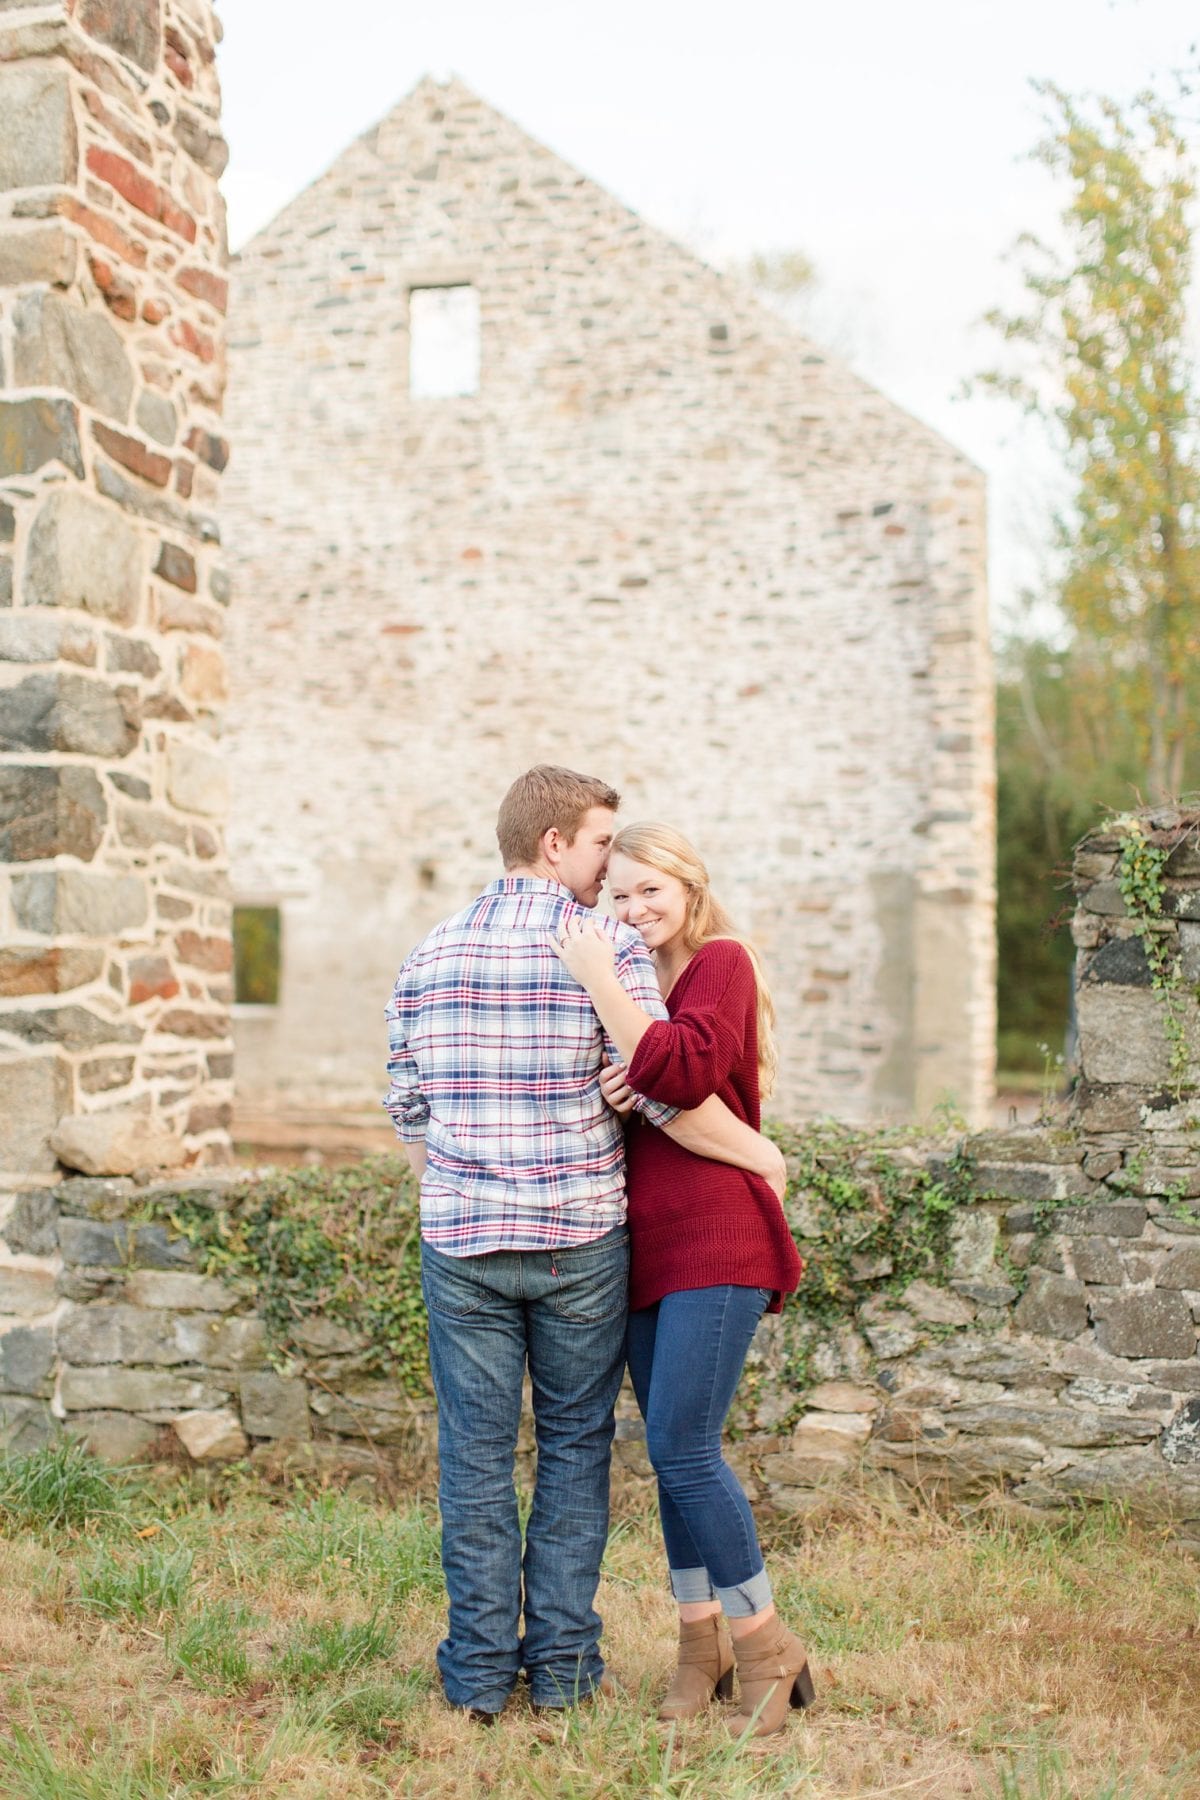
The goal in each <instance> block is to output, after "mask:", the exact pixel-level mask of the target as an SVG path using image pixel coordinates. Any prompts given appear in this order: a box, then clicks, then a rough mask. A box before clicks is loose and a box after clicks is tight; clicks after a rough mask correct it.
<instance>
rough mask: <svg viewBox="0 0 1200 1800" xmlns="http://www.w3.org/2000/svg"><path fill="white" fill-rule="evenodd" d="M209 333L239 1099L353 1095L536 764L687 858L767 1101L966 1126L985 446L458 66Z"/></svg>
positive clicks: (317, 1107) (975, 943)
mask: <svg viewBox="0 0 1200 1800" xmlns="http://www.w3.org/2000/svg"><path fill="white" fill-rule="evenodd" d="M229 329H230V339H229V356H230V392H229V403H228V409H227V428H228V436H229V438H230V440H231V442H232V443H233V445H234V456H233V460H232V462H231V466H230V470H229V473H228V476H227V478H226V482H225V488H224V498H223V519H224V523H225V529H226V537H227V541H228V545H229V550H230V556H231V560H232V561H233V563H234V564H235V565H236V587H237V595H238V599H237V605H236V607H235V608H234V610H233V612H232V614H231V616H230V620H229V627H230V631H229V639H228V642H229V647H230V672H231V699H230V706H229V712H228V724H227V738H226V742H227V748H228V754H229V763H230V769H231V775H232V781H233V802H232V814H231V826H230V830H231V837H230V851H231V863H232V871H233V885H234V898H235V903H237V904H239V905H243V906H245V907H246V909H247V917H250V918H254V917H257V918H258V920H259V922H260V923H261V920H262V918H263V917H264V916H265V917H267V918H269V919H275V920H276V921H277V924H278V929H279V938H280V966H279V974H278V981H279V985H278V990H277V992H276V991H275V990H274V988H273V987H271V986H268V987H267V988H266V989H265V990H264V989H260V990H258V992H257V994H256V995H247V996H245V997H246V998H247V999H253V998H257V999H258V1000H259V1002H260V1003H259V1004H257V1005H246V1006H239V1007H238V1008H237V1009H236V1011H235V1021H234V1032H235V1041H236V1044H237V1066H238V1091H239V1098H240V1099H244V1100H246V1101H248V1102H250V1103H251V1104H252V1105H254V1106H255V1107H256V1108H263V1109H270V1110H272V1111H278V1110H279V1109H281V1108H284V1109H294V1110H295V1111H296V1112H297V1114H298V1115H299V1116H300V1117H301V1118H303V1119H304V1120H305V1121H306V1122H308V1123H310V1124H311V1122H312V1120H313V1118H314V1116H319V1115H320V1114H321V1112H322V1110H324V1111H325V1112H326V1114H327V1115H328V1114H329V1113H331V1112H333V1113H338V1112H344V1111H345V1110H346V1109H349V1108H354V1107H357V1106H362V1107H363V1108H364V1109H366V1110H367V1111H369V1112H370V1113H372V1114H374V1116H376V1117H378V1100H379V1095H380V1092H381V1069H382V1058H383V1054H384V1050H383V1044H384V1038H383V1027H382V1009H383V1004H384V1001H385V999H386V997H387V994H388V993H389V992H390V988H391V983H392V980H393V978H394V974H395V970H396V967H397V966H398V964H399V962H400V960H401V958H402V956H403V955H404V953H405V952H406V951H407V949H408V948H409V947H410V945H411V944H412V943H413V942H414V941H415V940H416V939H417V937H419V936H420V934H421V933H422V932H423V931H424V930H425V929H426V928H427V927H428V926H429V925H431V924H432V923H433V922H434V921H435V920H436V919H438V918H440V917H442V916H444V915H445V914H447V913H450V912H453V911H454V910H456V909H457V908H458V907H459V906H460V905H461V904H463V903H464V902H465V900H466V899H467V898H468V897H469V896H470V895H471V894H472V893H473V892H475V891H476V890H477V888H478V886H480V885H482V884H483V883H484V882H486V881H488V880H490V879H491V878H492V876H493V875H494V874H495V873H496V859H495V842H494V837H493V829H492V828H493V821H494V817H495V807H496V804H497V802H498V800H499V797H500V795H501V793H502V792H503V790H504V788H505V787H506V786H507V784H508V782H509V781H510V780H511V778H512V777H513V776H514V775H515V774H516V773H517V772H519V770H520V769H521V768H523V767H525V766H526V765H528V764H530V763H532V762H536V761H550V762H563V763H567V764H569V765H570V766H573V767H576V768H581V769H586V770H588V771H591V772H595V773H598V774H601V775H604V776H606V777H607V778H608V779H609V780H611V781H612V782H613V783H614V784H615V785H616V786H617V787H619V788H620V789H621V791H622V793H623V795H624V796H625V807H624V813H625V816H626V817H628V818H637V817H639V816H640V817H643V818H645V817H661V818H665V819H668V820H671V821H672V822H675V823H678V824H679V825H680V826H682V827H683V828H684V829H685V830H687V831H688V832H690V833H691V834H692V835H694V837H695V838H696V840H697V842H698V843H699V845H700V846H701V847H702V849H703V850H704V852H705V853H706V855H707V857H708V860H709V862H710V866H711V868H712V871H713V874H714V880H715V881H716V882H717V883H718V884H719V890H720V891H721V892H723V893H724V894H725V895H727V896H728V900H729V903H730V905H731V907H732V910H733V911H734V913H735V915H736V916H737V917H738V918H739V920H740V921H741V922H742V923H743V924H744V926H745V928H746V929H748V930H750V931H751V932H752V933H753V935H754V937H755V939H756V941H757V942H758V944H759V945H760V946H761V948H762V950H763V952H764V954H765V957H766V960H767V964H768V968H769V971H770V974H771V976H772V978H773V982H774V986H775V989H776V994H777V999H778V1002H779V1010H780V1019H781V1025H782V1045H781V1048H782V1052H783V1076H782V1081H781V1087H780V1090H779V1093H778V1095H777V1097H776V1099H775V1101H774V1102H773V1107H774V1109H775V1110H776V1111H777V1112H778V1113H779V1114H780V1115H781V1116H795V1117H799V1116H804V1115H811V1114H813V1113H816V1112H833V1113H836V1114H838V1115H840V1116H843V1117H855V1116H857V1117H864V1116H865V1117H872V1116H880V1115H886V1116H897V1115H899V1116H909V1117H911V1116H913V1115H921V1114H928V1112H929V1111H930V1109H931V1108H933V1107H935V1106H936V1104H937V1103H938V1102H939V1101H940V1100H942V1099H952V1100H953V1101H955V1102H956V1103H957V1105H958V1106H959V1107H961V1108H962V1109H963V1110H964V1111H965V1112H966V1113H967V1115H968V1116H970V1117H973V1118H976V1119H978V1118H979V1117H980V1115H981V1114H983V1113H984V1112H985V1110H986V1107H987V1104H988V1101H989V1099H990V1083H991V1074H992V1057H993V1050H992V1045H993V1033H994V1018H993V986H994V974H993V949H992V932H993V852H992V832H993V792H992V789H993V776H992V726H991V677H990V668H989V656H988V643H987V619H986V605H985V589H984V547H985V546H984V537H985V527H984V497H983V482H982V478H981V477H980V475H979V474H978V472H977V471H976V470H975V469H974V468H973V467H972V466H971V465H970V464H969V463H967V462H966V461H965V460H964V458H963V457H962V456H961V455H960V454H959V453H958V452H956V451H955V450H953V449H952V448H951V447H950V446H949V445H948V444H947V443H946V442H944V441H943V440H942V439H941V438H939V437H938V436H937V435H936V434H935V433H934V432H933V431H931V430H929V429H928V428H926V427H925V426H923V425H921V424H919V423H918V422H917V421H916V420H914V419H912V418H910V417H908V416H907V415H906V414H904V413H903V412H901V411H900V410H899V409H898V408H897V407H895V406H893V405H891V404H889V402H888V401H886V400H885V399H884V398H883V397H882V396H881V395H880V394H878V393H877V392H875V391H874V390H873V389H871V388H870V387H869V386H867V385H866V383H864V382H863V381H861V380H859V379H858V378H857V377H856V376H854V375H852V374H851V373H849V372H848V371H847V370H846V369H845V368H844V367H842V366H841V365H840V364H838V363H837V362H835V361H833V360H831V359H830V358H829V357H827V356H825V355H823V354H821V353H820V352H819V351H818V350H817V349H815V348H814V347H813V346H812V345H811V344H809V343H808V342H806V341H805V340H804V339H803V338H801V337H800V336H798V335H797V333H796V332H795V330H794V329H792V328H791V327H790V326H788V325H787V324H785V323H784V322H782V321H781V320H780V319H778V318H777V317H775V316H774V315H773V314H772V313H771V312H769V311H767V310H765V309H764V308H763V307H762V306H761V305H760V304H759V303H758V302H757V300H756V299H755V298H754V297H753V296H752V295H751V294H750V293H749V292H748V291H746V290H745V289H744V288H743V287H742V286H740V285H739V284H737V283H735V282H734V281H732V280H731V279H729V278H727V277H725V276H723V275H722V274H720V273H718V272H717V271H715V270H714V269H711V268H709V267H706V266H705V264H704V263H703V262H701V261H700V260H698V259H697V258H696V257H695V256H694V255H692V254H690V253H689V252H688V251H686V250H684V249H682V248H681V247H680V246H679V245H677V244H675V243H673V242H671V241H670V240H669V239H667V238H666V237H664V236H663V235H662V234H661V233H659V232H658V231H656V230H654V229H653V228H652V227H651V226H649V225H648V224H646V222H645V221H644V220H642V219H640V218H638V217H637V216H636V215H634V214H633V213H631V212H630V211H628V210H627V208H625V207H624V206H622V205H621V204H620V203H619V202H618V201H616V200H615V199H613V198H612V196H610V195H609V194H607V193H605V192H604V191H603V190H602V189H601V188H599V187H597V186H596V185H595V183H593V182H592V181H589V180H587V179H586V178H585V177H584V176H582V175H580V174H579V173H578V172H577V171H576V170H574V169H572V168H570V167H569V166H568V165H567V164H565V163H564V162H562V161H561V160H560V159H559V158H558V157H556V156H554V155H553V154H552V153H551V152H550V151H549V150H547V149H545V148H543V147H542V146H541V145H540V144H537V143H535V142H533V141H532V140H531V139H530V138H529V137H527V136H526V135H525V133H524V132H522V131H521V130H519V129H518V128H517V126H516V125H514V124H513V123H512V122H511V121H510V120H509V119H507V118H505V117H503V115H501V114H500V113H498V112H496V111H494V110H493V109H492V108H491V107H490V106H488V105H486V104H485V103H484V102H483V101H482V100H480V99H479V98H478V97H477V96H476V95H475V94H473V93H472V92H470V91H469V89H467V88H466V87H465V86H463V85H462V84H461V83H460V82H458V81H451V82H449V83H445V84H442V83H438V82H435V81H432V80H426V81H424V82H422V83H421V84H420V85H419V86H418V87H417V88H416V89H415V91H414V92H413V93H411V94H410V95H409V96H408V98H407V99H405V100H404V101H402V102H401V104H400V105H398V106H397V107H396V108H395V110H394V111H393V112H391V113H390V114H389V115H388V116H387V117H386V118H385V119H384V120H383V121H382V123H380V124H379V125H377V126H376V127H375V128H374V129H372V130H370V131H368V132H366V133H365V134H364V135H363V136H362V137H361V138H359V139H358V140H357V141H356V142H355V143H353V144H352V145H351V146H350V147H349V148H348V149H347V150H346V151H345V153H344V154H343V155H342V156H341V157H339V159H338V160H337V161H336V162H335V163H334V165H333V167H332V168H331V169H330V170H329V171H328V173H327V174H325V175H324V176H323V177H321V179H319V180H318V181H316V182H315V183H314V184H313V185H312V186H311V187H309V188H307V189H306V190H305V191H304V192H302V193H301V194H299V195H298V196H297V198H296V199H295V200H293V201H292V202H291V204H290V205H288V206H287V207H285V209H284V210H283V212H282V213H280V215H279V216H278V217H277V218H276V219H275V221H274V222H273V223H272V224H270V225H269V226H268V227H267V228H266V229H265V230H263V231H261V232H260V233H259V234H258V235H257V236H256V237H255V238H254V239H253V240H252V241H251V242H250V243H249V244H248V245H247V247H246V248H245V249H244V250H243V251H242V252H241V254H240V255H239V256H238V257H237V259H236V260H235V266H234V271H233V280H232V293H231V303H230V327H229ZM264 998H265V999H266V1000H267V1001H274V1004H270V1003H262V1002H263V1001H264Z"/></svg>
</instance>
